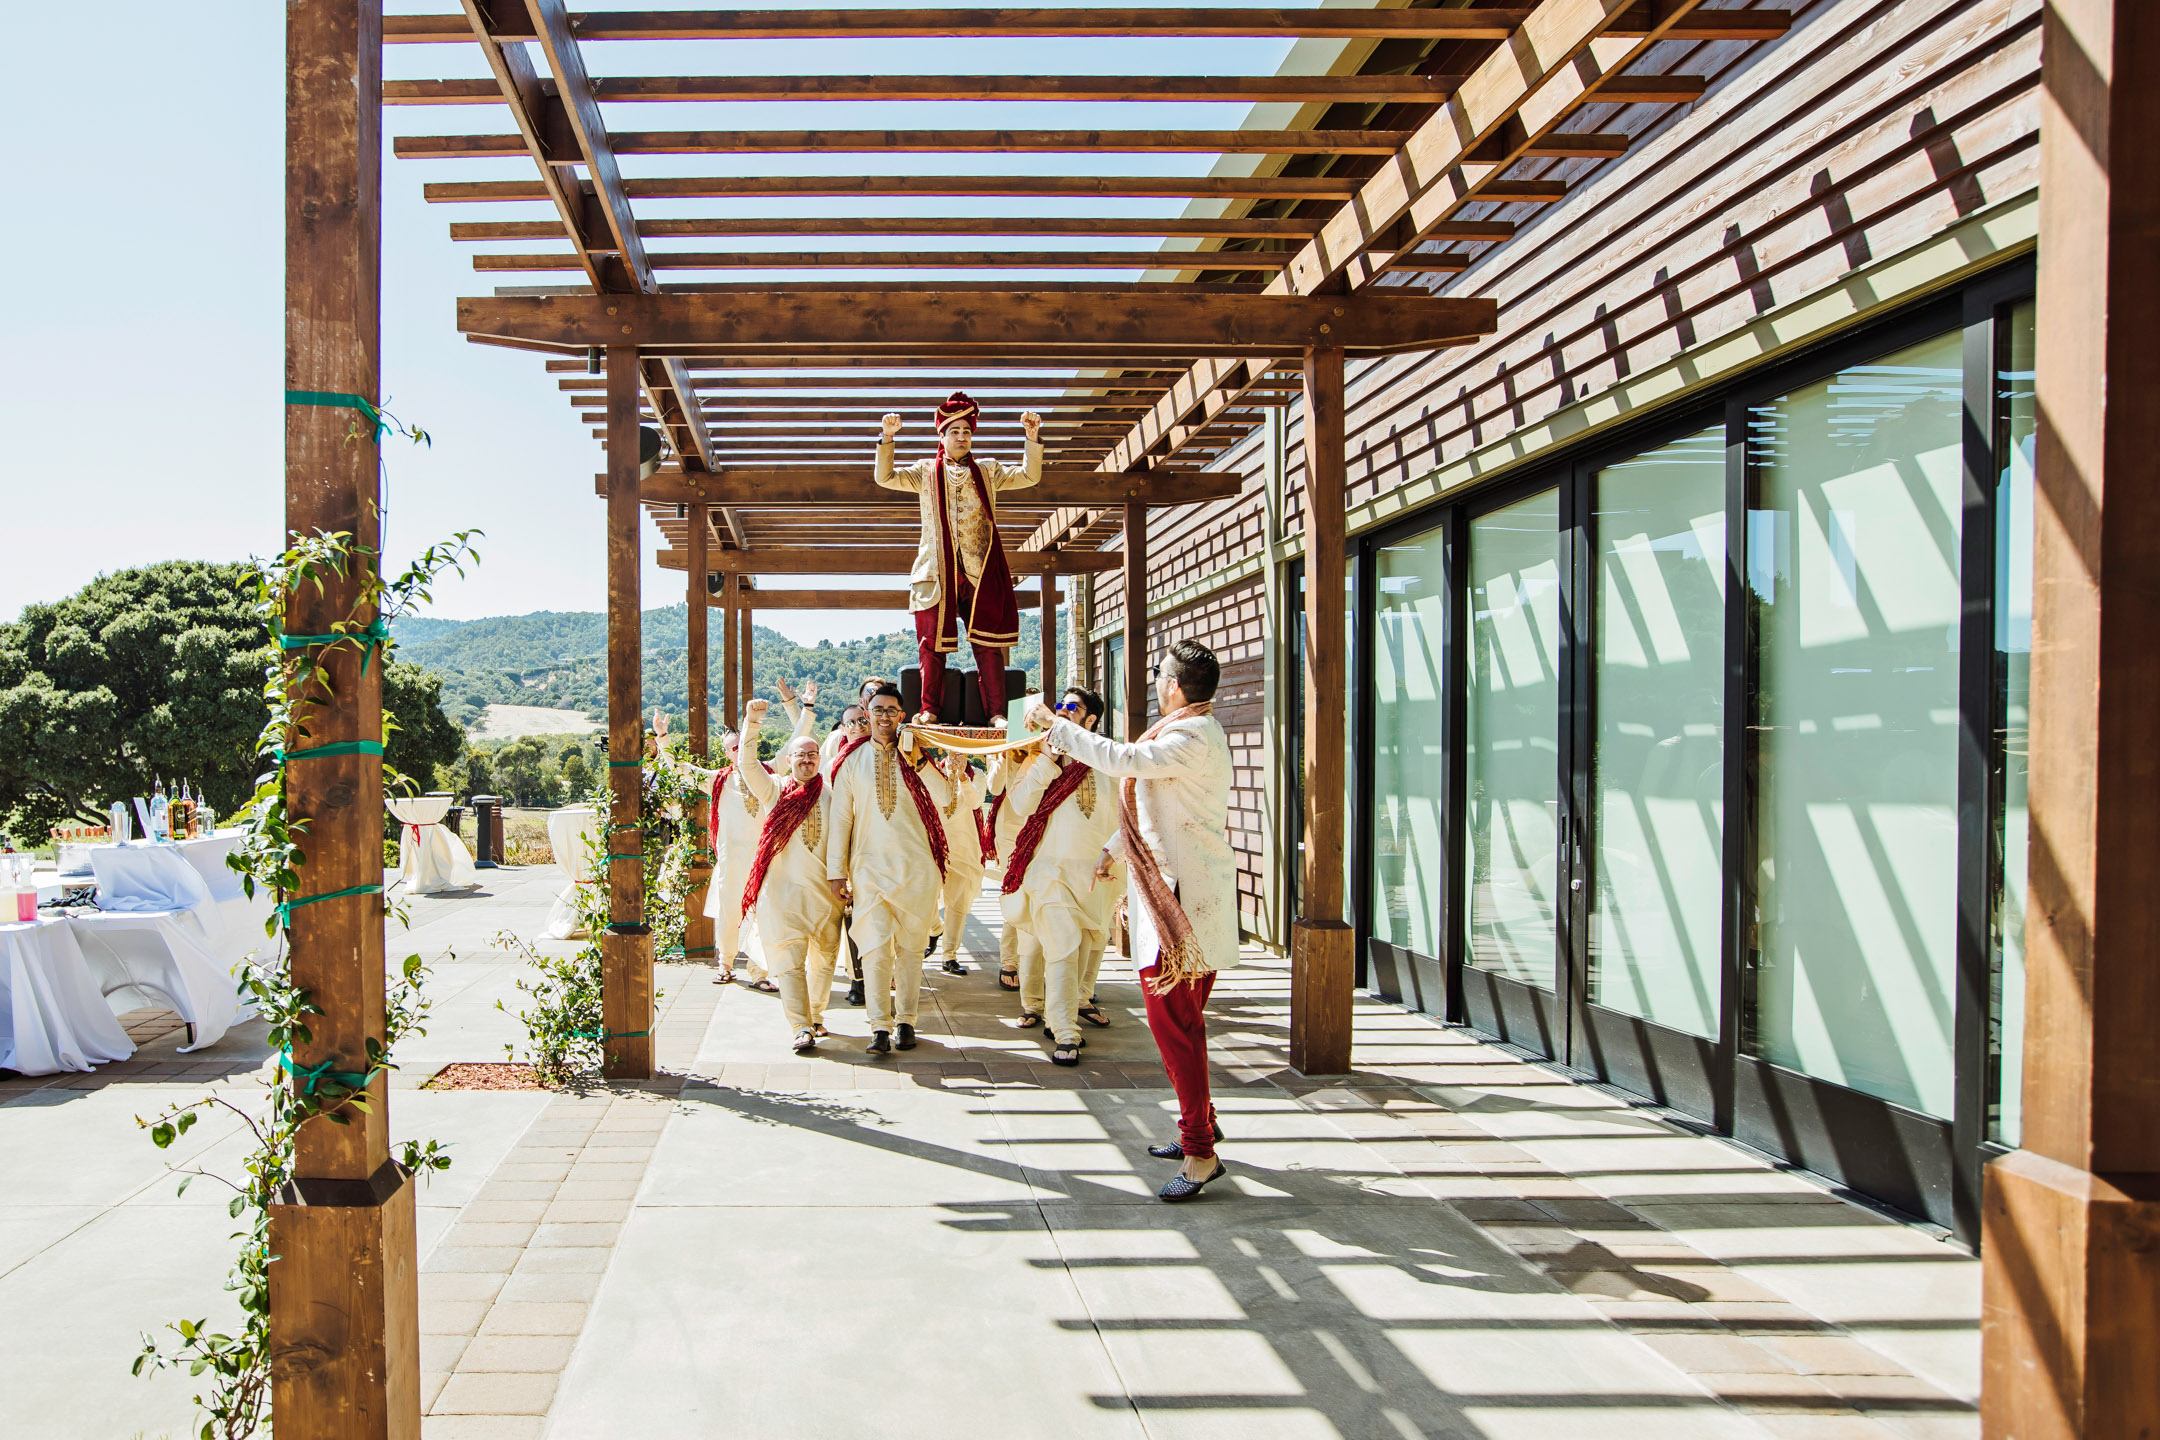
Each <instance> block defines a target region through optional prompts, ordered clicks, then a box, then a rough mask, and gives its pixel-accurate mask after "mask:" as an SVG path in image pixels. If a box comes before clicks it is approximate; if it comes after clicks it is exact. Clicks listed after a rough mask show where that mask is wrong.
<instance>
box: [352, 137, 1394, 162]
mask: <svg viewBox="0 0 2160 1440" xmlns="http://www.w3.org/2000/svg"><path fill="white" fill-rule="evenodd" d="M1409 138H1410V132H1409V131H1407V130H617V131H615V132H614V134H613V136H612V140H613V143H614V149H615V153H616V154H617V155H831V154H891V155H916V154H923V155H1015V154H1087V155H1176V154H1198V155H1217V154H1220V155H1392V154H1394V153H1395V152H1396V151H1397V150H1399V149H1401V148H1402V144H1403V142H1404V141H1405V140H1408V139H1409ZM394 146H395V149H396V153H397V157H398V158H399V159H400V160H468V159H469V160H484V159H495V158H501V157H504V156H510V155H523V154H526V153H527V146H526V143H525V137H524V136H522V135H400V136H398V137H397V139H396V141H395V142H394Z"/></svg>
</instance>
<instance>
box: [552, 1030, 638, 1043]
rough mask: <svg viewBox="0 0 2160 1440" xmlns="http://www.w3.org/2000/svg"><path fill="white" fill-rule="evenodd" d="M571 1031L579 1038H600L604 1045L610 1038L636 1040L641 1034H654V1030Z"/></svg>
mask: <svg viewBox="0 0 2160 1440" xmlns="http://www.w3.org/2000/svg"><path fill="white" fill-rule="evenodd" d="M570 1033H571V1034H572V1035H575V1036H577V1038H578V1039H580V1040H598V1041H599V1042H601V1043H602V1044H603V1045H604V1044H606V1043H607V1042H608V1041H610V1040H635V1039H637V1038H638V1037H639V1036H641V1035H650V1034H652V1031H650V1030H573V1031H571V1032H570Z"/></svg>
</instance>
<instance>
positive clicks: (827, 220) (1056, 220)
mask: <svg viewBox="0 0 2160 1440" xmlns="http://www.w3.org/2000/svg"><path fill="white" fill-rule="evenodd" d="M1507 228H1508V230H1509V231H1510V232H1511V233H1512V231H1513V229H1514V227H1513V226H1512V225H1511V226H1508V227H1507ZM1319 232H1320V222H1319V221H1318V220H1296V219H1290V220H1282V219H1271V218H1266V217H1251V216H1236V215H1230V216H1224V217H1223V218H1221V219H1206V220H1189V219H1166V218H1161V217H1157V216H1150V215H1141V216H1132V215H1125V216H1118V215H1100V216H1098V215H1087V216H1069V215H1053V216H1004V215H986V216H979V217H954V216H943V215H870V216H861V215H782V216H762V217H761V216H749V217H743V216H725V217H712V218H707V219H662V220H651V219H648V220H640V221H639V222H638V233H639V234H640V235H643V236H644V237H646V238H647V239H655V238H661V239H708V240H719V239H750V238H763V237H770V236H788V235H816V236H849V237H854V238H857V239H867V238H871V237H901V236H919V235H947V236H960V237H978V236H990V235H1014V236H1021V235H1080V236H1086V237H1088V238H1090V239H1099V238H1106V237H1109V236H1118V237H1120V238H1123V237H1128V236H1141V237H1158V236H1159V237H1161V238H1164V239H1171V238H1198V239H1223V240H1274V239H1288V240H1302V239H1306V238H1308V237H1310V236H1313V235H1317V234H1318V233H1319ZM450 238H451V239H452V240H565V239H567V238H569V236H568V232H567V231H565V230H564V229H563V227H562V226H561V225H560V224H558V223H556V222H555V221H552V220H458V221H453V222H452V223H451V226H450ZM1495 238H1505V237H1504V236H1498V237H1495Z"/></svg>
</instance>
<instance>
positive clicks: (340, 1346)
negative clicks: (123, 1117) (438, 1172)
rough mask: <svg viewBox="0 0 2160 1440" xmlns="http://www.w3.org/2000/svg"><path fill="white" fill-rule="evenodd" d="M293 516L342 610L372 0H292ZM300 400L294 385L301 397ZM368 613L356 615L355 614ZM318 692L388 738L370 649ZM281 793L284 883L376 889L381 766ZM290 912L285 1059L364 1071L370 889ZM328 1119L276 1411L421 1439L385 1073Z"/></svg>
mask: <svg viewBox="0 0 2160 1440" xmlns="http://www.w3.org/2000/svg"><path fill="white" fill-rule="evenodd" d="M285 9H286V20H285V75H286V82H285V83H286V89H285V388H286V391H287V402H286V406H285V530H286V532H287V534H288V535H313V534H314V533H316V532H317V531H330V532H336V531H343V532H345V533H347V534H349V535H351V536H352V544H353V548H354V556H353V560H352V565H353V568H354V571H355V572H356V573H354V574H353V575H352V576H351V577H350V578H348V579H347V580H345V581H343V582H340V581H337V580H335V579H332V580H330V581H328V582H327V583H325V584H324V585H323V586H322V588H321V589H319V590H318V589H316V588H315V587H312V586H308V587H303V588H302V589H300V590H299V591H298V592H297V593H296V594H295V595H294V596H293V597H292V600H291V603H290V606H289V608H288V609H287V610H286V613H285V616H284V623H285V629H286V631H287V633H288V634H294V635H321V634H326V633H328V632H329V631H330V630H331V629H332V627H333V626H334V625H336V624H339V623H342V622H344V621H345V620H347V619H348V618H350V617H352V616H353V615H354V614H355V612H354V610H353V608H352V607H353V603H354V601H355V599H356V598H357V596H358V595H359V593H360V583H361V581H362V579H363V578H364V575H365V573H366V572H368V571H369V570H370V569H371V567H372V566H373V564H374V560H373V553H374V551H375V550H376V549H377V547H378V544H379V538H378V537H379V535H380V524H379V505H380V502H381V483H380V481H379V479H378V478H377V471H376V448H375V437H374V431H373V427H372V426H371V425H370V424H369V423H368V421H367V419H366V418H365V417H364V415H362V414H361V413H360V412H358V411H357V410H355V409H354V408H352V407H351V406H350V405H349V404H348V403H345V402H342V401H340V400H339V399H338V398H337V397H340V396H360V397H363V398H365V399H367V400H369V401H371V402H372V401H375V400H378V399H380V398H381V397H380V394H379V392H378V389H377V382H378V378H379V376H378V373H377V363H378V362H377V357H378V353H379V342H380V338H381V310H380V304H379V294H380V289H381V280H382V230H381V212H380V198H381V190H382V137H381V113H382V112H381V106H380V104H379V102H378V96H379V94H380V91H381V83H382V7H381V4H380V0H289V3H288V4H287V5H286V7H285ZM295 397H301V398H297V399H296V398H295ZM358 613H359V616H360V618H361V619H362V620H363V621H365V620H366V619H368V618H370V616H369V614H368V612H365V611H362V612H358ZM325 660H326V663H327V665H328V668H329V670H330V672H331V684H332V690H331V693H330V694H328V695H327V696H311V697H309V699H310V700H311V701H319V702H320V703H311V704H309V705H308V707H307V709H306V723H307V726H308V729H309V732H310V738H309V741H308V743H309V744H310V745H315V746H320V745H328V744H335V743H339V742H345V741H363V742H364V741H374V742H378V743H379V742H380V741H381V739H382V673H383V667H382V665H381V663H380V662H379V660H378V659H375V658H373V657H365V658H364V657H363V655H362V653H361V651H360V650H359V648H358V647H355V646H341V647H338V648H336V649H334V650H331V651H329V652H327V654H326V656H325ZM286 796H287V802H288V804H289V805H290V807H291V812H292V815H293V817H294V818H295V819H305V820H306V822H307V828H306V830H305V832H304V833H301V832H300V831H297V830H296V831H295V835H296V838H297V839H298V842H299V844H300V847H301V849H302V850H303V851H305V852H306V863H305V864H304V866H303V867H302V868H301V871H300V874H301V877H302V879H301V883H300V886H299V888H298V892H297V893H298V896H299V897H301V898H305V897H308V896H315V895H328V894H333V893H335V892H337V891H340V890H345V889H348V888H352V889H361V888H362V887H366V889H367V890H373V889H376V888H379V887H380V886H381V884H382V878H383V867H382V825H383V796H382V760H381V758H380V757H379V756H376V755H339V756H324V757H318V758H313V759H305V760H298V761H295V762H294V763H293V764H292V766H291V768H290V770H289V771H288V779H287V791H286ZM290 913H291V931H290V945H291V950H290V955H291V962H290V963H291V967H292V979H293V983H294V984H296V985H298V986H300V987H301V988H303V989H305V990H307V991H308V992H309V994H310V995H311V996H312V997H313V999H314V1002H315V1004H317V1005H319V1006H320V1007H321V1008H322V1011H323V1013H322V1014H321V1015H317V1016H312V1017H310V1018H309V1021H308V1028H309V1030H310V1031H311V1032H312V1036H313V1038H312V1039H310V1040H308V1041H306V1042H297V1041H296V1042H295V1044H294V1046H293V1061H294V1064H295V1065H298V1066H310V1065H320V1064H323V1063H325V1062H328V1063H329V1064H330V1065H331V1067H332V1068H333V1069H334V1070H337V1071H363V1070H366V1069H367V1068H368V1042H369V1041H371V1040H374V1041H380V1040H381V1039H382V1037H383V1034H384V1028H385V1018H386V1017H385V1014H384V1001H385V989H384V980H383V910H382V897H381V896H380V895H379V894H374V893H359V894H353V895H347V896H341V897H340V898H338V899H334V900H323V901H320V902H319V903H315V904H310V905H307V906H305V907H303V908H299V909H295V910H293V911H292V912H290ZM368 1095H369V1102H370V1104H371V1106H372V1108H371V1109H368V1110H352V1109H348V1110H347V1111H346V1112H345V1113H344V1115H343V1116H342V1117H341V1118H343V1119H345V1120H347V1121H348V1122H349V1123H347V1124H343V1125H338V1124H333V1123H331V1122H330V1121H328V1120H326V1119H317V1120H312V1121H310V1122H309V1123H308V1124H307V1125H306V1126H305V1127H304V1128H303V1129H302V1130H301V1131H300V1134H299V1137H298V1141H297V1153H296V1156H295V1163H294V1170H295V1183H294V1184H293V1186H292V1187H291V1188H290V1189H289V1190H288V1191H287V1192H286V1193H285V1195H284V1196H282V1197H281V1198H280V1201H279V1203H276V1204H273V1205H272V1206H271V1207H270V1245H271V1250H272V1253H273V1254H274V1255H275V1256H276V1257H277V1258H276V1260H275V1261H274V1262H273V1263H272V1264H271V1266H270V1350H271V1356H272V1363H271V1377H272V1378H271V1392H272V1403H273V1404H274V1405H275V1407H276V1410H277V1417H278V1427H279V1428H280V1429H281V1430H284V1431H286V1432H287V1433H288V1434H290V1435H294V1436H307V1437H318V1440H361V1437H369V1440H392V1437H395V1440H417V1437H418V1436H419V1434H420V1307H419V1291H418V1288H417V1278H418V1269H419V1266H418V1264H417V1261H416V1258H415V1253H414V1231H413V1187H412V1180H411V1177H409V1176H408V1175H406V1174H405V1173H404V1171H402V1170H401V1169H400V1168H399V1167H398V1165H397V1164H396V1163H395V1162H394V1161H392V1160H391V1158H390V1145H389V1121H390V1116H389V1098H390V1097H389V1087H388V1084H387V1082H386V1081H385V1080H384V1079H377V1080H376V1081H375V1083H374V1084H373V1085H371V1086H369V1087H368Z"/></svg>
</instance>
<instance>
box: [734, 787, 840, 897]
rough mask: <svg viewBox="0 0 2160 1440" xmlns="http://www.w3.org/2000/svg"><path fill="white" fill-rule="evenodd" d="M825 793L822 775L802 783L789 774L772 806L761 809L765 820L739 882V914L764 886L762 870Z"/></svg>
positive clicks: (768, 868) (770, 866)
mask: <svg viewBox="0 0 2160 1440" xmlns="http://www.w3.org/2000/svg"><path fill="white" fill-rule="evenodd" d="M824 793H825V777H824V776H822V775H813V776H811V777H810V783H809V784H807V785H805V784H803V783H802V782H800V781H798V780H797V779H795V777H794V776H792V775H791V776H789V777H788V781H787V783H786V784H785V785H782V786H781V787H780V797H779V798H778V799H777V800H775V801H773V807H772V809H770V810H768V811H766V812H765V823H764V825H762V826H760V827H759V829H758V841H757V858H755V859H754V860H752V861H751V862H750V878H749V880H748V881H746V882H745V883H744V885H743V892H742V910H741V911H740V913H741V914H744V915H748V914H749V913H750V910H751V907H752V906H754V905H756V904H757V898H758V892H759V891H760V890H762V889H764V888H765V872H766V871H767V870H770V869H771V868H772V862H773V857H774V856H776V855H778V854H779V853H780V852H781V851H782V850H785V849H786V848H787V843H788V841H790V840H792V839H794V838H795V832H796V831H797V830H799V829H801V828H802V823H803V821H805V820H807V819H809V818H810V812H811V811H812V810H815V809H816V808H817V802H818V796H820V795H822V794H824Z"/></svg>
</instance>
